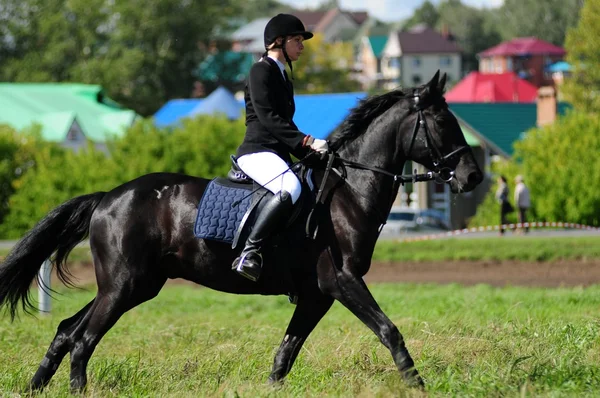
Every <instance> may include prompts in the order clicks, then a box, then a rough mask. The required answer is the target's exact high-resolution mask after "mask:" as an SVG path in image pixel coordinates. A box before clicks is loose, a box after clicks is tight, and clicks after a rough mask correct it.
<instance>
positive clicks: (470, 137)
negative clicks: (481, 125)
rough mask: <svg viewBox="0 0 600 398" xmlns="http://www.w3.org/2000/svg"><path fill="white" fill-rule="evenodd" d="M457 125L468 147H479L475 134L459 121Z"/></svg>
mask: <svg viewBox="0 0 600 398" xmlns="http://www.w3.org/2000/svg"><path fill="white" fill-rule="evenodd" d="M458 124H459V125H460V129H461V130H462V132H463V135H464V136H465V140H466V141H467V144H469V146H481V142H480V141H479V140H478V139H477V134H476V133H475V132H474V131H473V130H472V129H471V128H470V127H469V126H467V125H465V124H464V123H461V122H460V121H459V122H458Z"/></svg>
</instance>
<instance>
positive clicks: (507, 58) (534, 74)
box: [477, 37, 565, 87]
mask: <svg viewBox="0 0 600 398" xmlns="http://www.w3.org/2000/svg"><path fill="white" fill-rule="evenodd" d="M477 56H478V58H479V71H480V72H481V73H506V72H514V73H516V74H517V75H518V76H519V77H520V78H522V79H525V80H527V81H529V82H530V83H531V84H533V85H534V86H536V87H542V86H552V85H553V84H554V82H553V80H552V74H551V72H549V71H547V67H548V66H550V65H552V64H554V63H556V62H558V61H562V59H563V58H564V56H565V50H564V49H563V48H562V47H558V46H555V45H554V44H551V43H548V42H546V41H544V40H540V39H538V38H536V37H520V38H516V39H513V40H509V41H506V42H503V43H500V44H498V45H497V46H494V47H492V48H489V49H487V50H485V51H482V52H480V53H479V54H478V55H477Z"/></svg>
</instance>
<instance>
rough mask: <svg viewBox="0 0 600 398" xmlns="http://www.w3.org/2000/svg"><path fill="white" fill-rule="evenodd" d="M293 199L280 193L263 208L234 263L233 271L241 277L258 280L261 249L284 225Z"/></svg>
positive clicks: (286, 194) (285, 192)
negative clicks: (279, 227)
mask: <svg viewBox="0 0 600 398" xmlns="http://www.w3.org/2000/svg"><path fill="white" fill-rule="evenodd" d="M292 207H293V203H292V197H291V195H290V193H289V192H287V191H280V192H279V193H277V194H275V195H273V197H272V198H271V199H269V202H268V203H267V204H266V205H265V207H263V208H262V210H261V212H260V214H259V215H258V217H257V219H256V222H255V223H254V227H253V228H252V231H251V232H250V235H249V236H248V239H247V240H246V246H245V247H244V250H242V253H241V254H240V256H239V257H238V258H236V259H235V261H234V262H233V269H235V270H236V271H237V272H238V273H239V274H240V275H242V276H244V277H246V278H248V279H250V280H251V281H253V282H256V281H257V280H258V277H259V276H260V271H261V268H262V255H261V254H260V249H261V248H262V245H263V243H264V241H265V239H267V238H268V237H269V236H270V235H271V233H272V232H273V230H275V229H276V228H277V227H278V226H280V225H283V224H284V223H285V220H286V219H287V217H288V216H289V213H290V211H291V210H292Z"/></svg>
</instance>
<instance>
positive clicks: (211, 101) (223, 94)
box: [189, 87, 243, 120]
mask: <svg viewBox="0 0 600 398" xmlns="http://www.w3.org/2000/svg"><path fill="white" fill-rule="evenodd" d="M242 111H243V107H242V106H240V103H239V102H238V101H237V100H236V99H235V97H234V96H233V94H231V92H229V90H227V89H226V88H224V87H219V88H218V89H216V90H215V91H213V92H212V93H210V95H209V96H208V97H206V98H205V99H204V101H202V103H200V104H199V105H198V106H197V107H195V108H194V109H192V111H191V112H190V114H189V116H190V117H194V116H196V115H213V114H218V113H222V114H224V115H225V116H227V117H228V118H229V119H234V120H235V119H239V118H240V117H241V116H242V113H243V112H242Z"/></svg>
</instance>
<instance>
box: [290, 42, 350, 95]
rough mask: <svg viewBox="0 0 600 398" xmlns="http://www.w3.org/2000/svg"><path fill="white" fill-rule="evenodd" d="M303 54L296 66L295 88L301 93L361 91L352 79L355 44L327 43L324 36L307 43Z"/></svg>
mask: <svg viewBox="0 0 600 398" xmlns="http://www.w3.org/2000/svg"><path fill="white" fill-rule="evenodd" d="M304 46H305V49H304V53H303V54H302V56H301V57H300V59H299V60H298V61H297V62H295V63H294V80H295V81H294V88H295V90H296V91H297V92H298V93H309V94H317V93H340V92H351V91H358V90H359V89H360V84H359V83H358V81H356V80H354V79H352V77H351V71H350V67H351V65H352V63H353V62H352V43H350V42H348V43H326V42H324V41H323V36H322V35H320V34H315V36H314V37H313V38H312V39H310V40H307V41H305V42H304Z"/></svg>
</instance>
